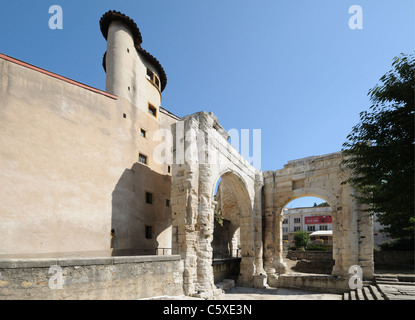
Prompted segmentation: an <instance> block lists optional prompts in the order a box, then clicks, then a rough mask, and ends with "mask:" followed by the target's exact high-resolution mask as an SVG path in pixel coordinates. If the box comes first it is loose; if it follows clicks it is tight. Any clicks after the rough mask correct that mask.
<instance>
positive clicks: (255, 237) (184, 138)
mask: <svg viewBox="0 0 415 320" xmlns="http://www.w3.org/2000/svg"><path fill="white" fill-rule="evenodd" d="M192 131H193V132H194V134H193V135H192V134H191V132H192ZM173 133H174V134H173V135H174V145H173V150H174V159H175V164H174V165H173V174H172V224H173V228H174V231H173V233H174V234H176V235H177V237H176V241H177V244H176V248H177V251H178V252H179V254H181V256H182V257H183V259H184V268H185V271H184V290H185V292H186V294H189V295H192V294H196V293H198V292H201V293H202V294H203V293H205V294H206V295H209V294H211V293H212V292H213V291H214V290H215V289H214V279H213V271H212V246H211V242H212V240H213V229H214V208H215V206H216V203H215V200H214V189H215V185H216V183H217V181H218V180H219V178H222V180H221V184H224V185H227V188H228V190H231V192H232V194H233V195H234V196H235V197H237V199H238V204H239V215H240V218H239V225H240V239H241V249H242V252H241V265H240V275H239V277H238V282H239V284H240V285H245V286H254V285H255V276H258V275H260V274H261V273H262V275H263V276H264V272H263V267H262V233H261V232H262V222H261V187H262V175H261V174H260V173H258V172H256V170H255V169H254V168H253V167H252V166H250V164H249V163H248V162H247V161H246V160H245V159H244V158H243V157H242V156H241V155H240V154H239V153H238V152H237V151H236V150H235V149H234V148H233V147H232V146H231V145H230V144H229V143H228V142H227V137H226V133H224V132H223V129H221V127H220V125H219V124H218V122H217V119H216V117H215V116H214V115H213V114H211V113H207V112H199V113H196V114H193V115H190V116H187V117H185V118H184V119H183V121H182V122H178V123H176V125H175V126H173ZM196 137H197V139H196ZM181 154H185V155H191V154H193V155H194V157H190V158H186V159H184V158H183V163H180V162H179V161H178V159H179V158H178V157H180V155H181ZM257 176H258V177H257ZM257 181H258V184H257V183H256V182H257Z"/></svg>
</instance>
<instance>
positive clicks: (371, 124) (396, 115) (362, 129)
mask: <svg viewBox="0 0 415 320" xmlns="http://www.w3.org/2000/svg"><path fill="white" fill-rule="evenodd" d="M392 67H393V69H392V70H390V71H389V72H387V73H386V74H385V75H384V76H382V77H381V78H380V81H381V84H380V85H376V86H375V87H374V88H373V89H370V90H369V93H368V94H369V95H370V100H371V102H372V103H373V104H372V106H371V107H370V111H363V112H361V113H360V123H359V124H358V125H356V126H354V127H353V129H352V131H351V133H350V134H349V135H348V136H347V140H348V141H347V142H345V143H344V144H343V149H342V151H343V154H344V156H345V158H344V161H343V163H344V164H345V165H346V167H348V168H349V169H351V170H352V176H351V178H349V179H348V180H347V181H344V183H350V184H351V185H352V186H353V187H354V188H355V189H356V190H357V191H358V193H359V195H358V196H357V200H358V201H359V202H360V203H362V204H365V205H366V207H367V210H366V211H371V212H377V213H378V214H379V215H378V221H379V222H380V223H381V224H383V225H384V226H385V229H384V230H385V231H386V232H387V233H389V235H390V236H392V237H397V238H400V237H402V238H403V237H410V238H412V239H413V238H414V222H415V218H414V151H415V150H414V95H415V94H414V83H415V77H414V75H415V59H414V55H413V54H411V55H405V54H401V56H400V57H395V58H394V59H393V63H392Z"/></svg>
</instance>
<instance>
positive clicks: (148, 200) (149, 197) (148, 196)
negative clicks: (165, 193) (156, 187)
mask: <svg viewBox="0 0 415 320" xmlns="http://www.w3.org/2000/svg"><path fill="white" fill-rule="evenodd" d="M146 203H148V204H153V194H152V193H151V192H146Z"/></svg>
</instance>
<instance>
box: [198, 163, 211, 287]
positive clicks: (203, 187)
mask: <svg viewBox="0 0 415 320" xmlns="http://www.w3.org/2000/svg"><path fill="white" fill-rule="evenodd" d="M211 184H212V181H211V175H210V166H209V165H199V206H198V216H197V223H196V230H197V231H198V246H197V290H198V292H200V293H201V294H203V293H207V294H209V293H211V292H212V291H213V289H214V278H213V268H212V254H213V250H212V245H211V243H212V240H213V229H214V208H213V206H212V204H213V202H212V199H210V191H211V188H212V187H211Z"/></svg>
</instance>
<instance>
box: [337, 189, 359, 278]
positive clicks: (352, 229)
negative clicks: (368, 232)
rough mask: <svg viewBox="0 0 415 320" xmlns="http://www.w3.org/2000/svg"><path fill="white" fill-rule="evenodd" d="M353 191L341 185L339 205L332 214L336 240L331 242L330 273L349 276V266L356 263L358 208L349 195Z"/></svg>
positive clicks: (357, 251) (357, 252) (357, 250)
mask: <svg viewBox="0 0 415 320" xmlns="http://www.w3.org/2000/svg"><path fill="white" fill-rule="evenodd" d="M352 193H353V190H352V188H351V187H350V186H349V185H345V186H343V187H342V193H341V199H342V201H341V207H338V208H337V210H336V212H335V213H334V215H335V216H336V219H337V222H336V229H337V230H333V234H334V232H335V231H336V234H337V236H336V241H335V243H334V244H333V257H334V259H335V265H334V267H333V271H332V275H334V276H341V277H345V278H347V277H349V274H348V272H349V268H350V267H351V266H353V265H358V254H359V243H358V236H359V234H358V230H357V220H358V210H357V204H356V202H355V199H353V198H352V197H351V195H352Z"/></svg>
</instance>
